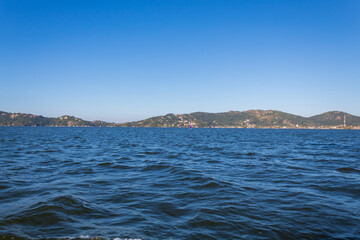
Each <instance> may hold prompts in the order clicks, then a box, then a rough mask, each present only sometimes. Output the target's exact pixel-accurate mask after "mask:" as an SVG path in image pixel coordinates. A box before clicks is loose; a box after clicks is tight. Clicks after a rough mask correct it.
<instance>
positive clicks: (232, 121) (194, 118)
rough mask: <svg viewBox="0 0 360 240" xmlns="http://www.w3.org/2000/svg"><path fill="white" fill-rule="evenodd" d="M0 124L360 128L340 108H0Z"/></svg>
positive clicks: (359, 123) (359, 121) (355, 118)
mask: <svg viewBox="0 0 360 240" xmlns="http://www.w3.org/2000/svg"><path fill="white" fill-rule="evenodd" d="M0 126H54V127H55V126H56V127H64V126H65V127H177V128H184V127H190V126H191V127H195V128H196V127H199V128H324V129H329V128H331V129H332V128H334V129H342V128H349V129H360V117H358V116H354V115H351V114H349V113H345V112H341V111H331V112H326V113H322V114H319V115H315V116H312V117H302V116H298V115H294V114H290V113H285V112H281V111H275V110H248V111H242V112H240V111H229V112H222V113H207V112H194V113H189V114H176V115H175V114H172V113H170V114H166V115H163V116H157V117H151V118H147V119H144V120H141V121H134V122H126V123H118V124H116V123H108V122H104V121H86V120H83V119H80V118H76V117H73V116H68V115H65V116H61V117H58V118H49V117H43V116H41V115H34V114H25V113H8V112H2V111H0Z"/></svg>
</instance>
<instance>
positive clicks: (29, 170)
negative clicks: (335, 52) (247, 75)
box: [0, 127, 360, 240]
mask: <svg viewBox="0 0 360 240" xmlns="http://www.w3.org/2000/svg"><path fill="white" fill-rule="evenodd" d="M359 236H360V131H355V130H354V131H345V130H261V129H157V128H153V129H151V128H149V129H145V128H41V127H1V128H0V239H11V238H12V237H14V238H15V239H17V238H18V239H20V238H30V239H39V238H95V237H101V238H107V239H114V238H118V239H126V238H132V239H144V240H145V239H329V238H330V239H331V238H338V239H360V238H359Z"/></svg>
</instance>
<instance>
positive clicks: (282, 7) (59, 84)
mask: <svg viewBox="0 0 360 240" xmlns="http://www.w3.org/2000/svg"><path fill="white" fill-rule="evenodd" d="M359 26H360V1H356V0H354V1H346V0H345V1H331V0H327V1H323V0H319V1H316V0H309V1H306V0H303V1H270V0H264V1H260V0H259V1H258V0H255V1H241V0H236V1H226V0H219V1H211V0H209V1H205V0H202V1H196V0H191V1H190V0H181V1H175V0H174V1H168V0H164V1H157V0H154V1H150V0H146V1H136V0H128V1H127V0H121V1H119V0H113V1H110V0H109V1H108V0H104V1H100V0H99V1H90V0H72V1H65V0H64V1H55V0H54V1H48V0H44V1H39V0H32V1H27V0H23V1H18V0H1V1H0V110H3V111H9V112H26V113H34V114H41V115H44V116H54V117H57V116H61V115H64V114H69V115H75V116H78V117H81V118H84V119H87V120H95V119H101V120H107V121H114V122H124V121H132V120H140V119H143V118H147V117H151V116H155V115H162V114H166V113H170V112H171V113H190V112H195V111H206V112H225V111H229V110H238V111H243V110H249V109H264V110H267V109H274V110H280V111H285V112H289V113H293V114H298V115H302V116H311V115H315V114H319V113H322V112H326V111H330V110H342V111H346V112H349V113H351V114H355V115H360V90H359V89H360V27H359Z"/></svg>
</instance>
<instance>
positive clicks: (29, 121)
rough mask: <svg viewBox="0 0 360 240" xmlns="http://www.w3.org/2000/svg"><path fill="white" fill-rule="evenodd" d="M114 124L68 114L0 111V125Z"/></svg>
mask: <svg viewBox="0 0 360 240" xmlns="http://www.w3.org/2000/svg"><path fill="white" fill-rule="evenodd" d="M112 125H114V124H110V123H107V122H103V121H94V122H90V121H85V120H83V119H81V118H76V117H73V116H68V115H65V116H61V117H58V118H49V117H43V116H41V115H34V114H27V113H8V112H2V111H0V126H43V127H107V126H112Z"/></svg>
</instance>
